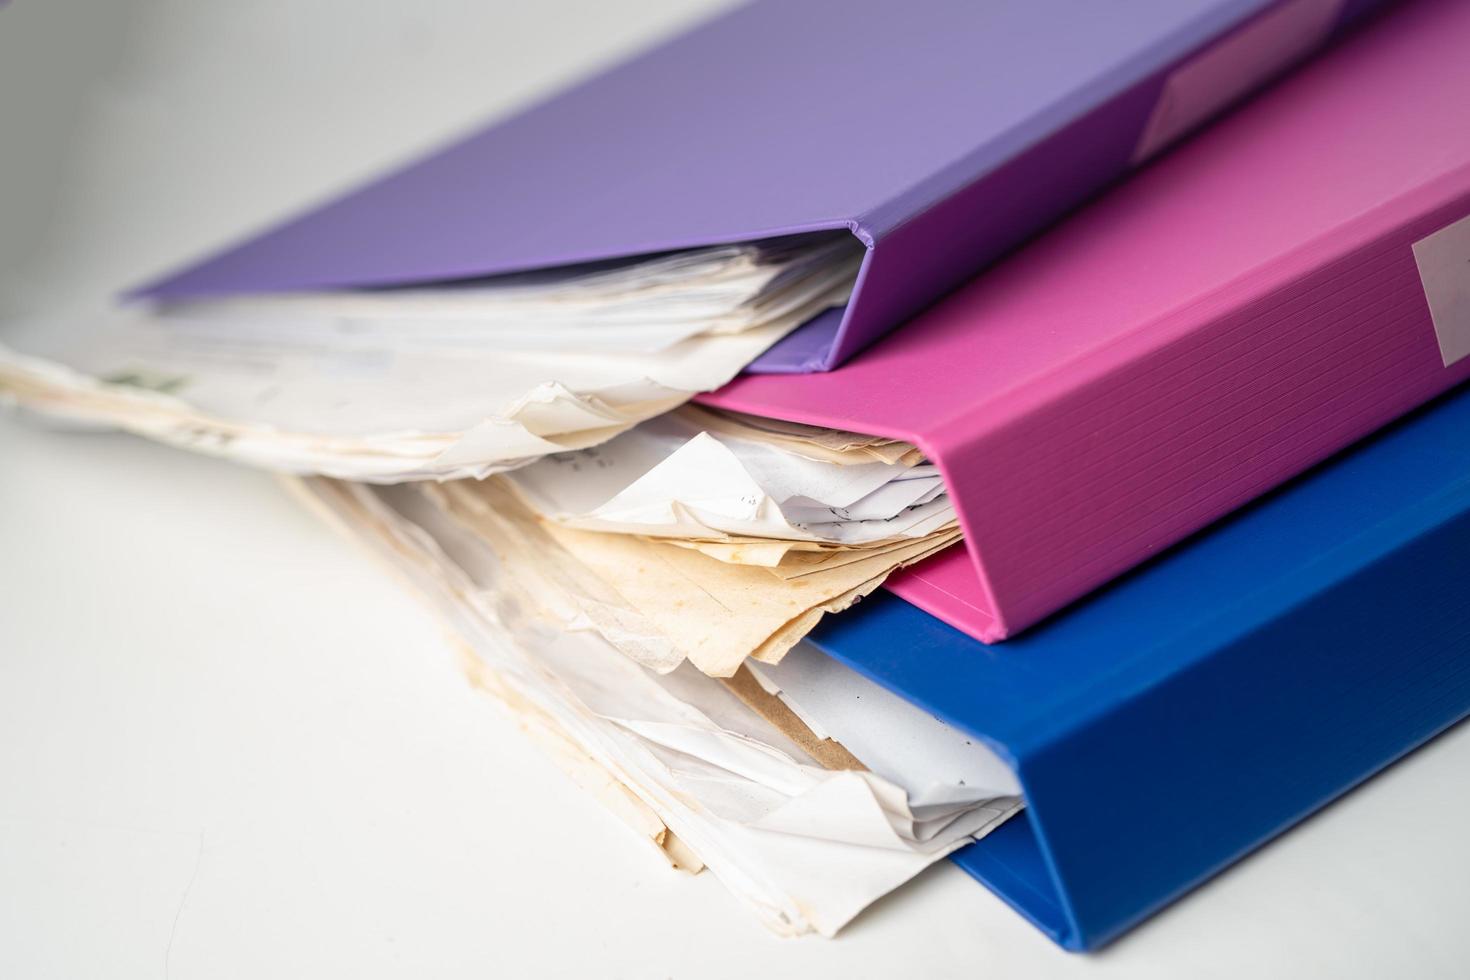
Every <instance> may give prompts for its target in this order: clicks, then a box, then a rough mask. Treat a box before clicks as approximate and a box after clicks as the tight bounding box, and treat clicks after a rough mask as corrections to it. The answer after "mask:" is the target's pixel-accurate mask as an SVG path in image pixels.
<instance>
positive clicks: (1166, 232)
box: [705, 0, 1470, 641]
mask: <svg viewBox="0 0 1470 980" xmlns="http://www.w3.org/2000/svg"><path fill="white" fill-rule="evenodd" d="M1467 50H1470V3H1464V2H1460V0H1420V2H1415V3H1409V4H1407V5H1405V6H1403V7H1401V8H1397V9H1394V10H1391V11H1390V12H1389V13H1388V14H1387V15H1386V16H1384V17H1382V18H1381V19H1380V20H1379V21H1378V22H1377V23H1376V24H1373V25H1371V26H1370V27H1369V29H1367V30H1365V31H1362V32H1359V34H1358V35H1357V36H1355V37H1353V38H1351V39H1349V40H1348V41H1347V42H1346V43H1345V44H1344V45H1343V46H1342V47H1340V48H1339V49H1338V50H1336V51H1333V52H1331V53H1329V54H1328V55H1326V56H1325V57H1324V58H1322V59H1321V60H1320V61H1318V62H1317V63H1315V64H1313V65H1310V66H1308V67H1307V68H1306V69H1305V70H1303V71H1302V72H1301V73H1300V74H1299V75H1297V76H1295V77H1293V78H1291V79H1288V80H1287V81H1286V82H1285V83H1284V84H1282V85H1281V86H1279V87H1278V88H1277V89H1275V90H1273V91H1271V92H1269V93H1267V94H1266V95H1265V96H1263V97H1262V98H1261V99H1259V100H1258V101H1257V102H1255V103H1253V104H1251V105H1249V106H1247V107H1246V108H1244V109H1243V110H1241V111H1239V112H1237V113H1236V114H1235V115H1234V116H1232V117H1230V118H1228V119H1226V120H1225V121H1223V122H1222V123H1221V124H1220V125H1219V126H1218V127H1216V128H1215V129H1213V130H1211V131H1209V132H1207V133H1205V134H1204V135H1203V136H1201V137H1199V138H1198V139H1196V140H1195V141H1193V142H1191V143H1190V144H1188V145H1186V146H1184V147H1183V148H1181V149H1179V150H1177V151H1175V152H1173V153H1172V154H1169V155H1167V156H1166V157H1165V158H1163V159H1161V160H1160V161H1158V162H1157V163H1155V164H1154V165H1152V166H1151V167H1150V168H1148V169H1147V170H1146V171H1144V172H1143V173H1141V174H1140V175H1139V176H1138V177H1136V178H1134V179H1133V180H1131V181H1130V182H1128V183H1127V184H1126V185H1124V186H1123V187H1121V188H1120V189H1118V190H1116V191H1114V192H1113V193H1111V194H1110V195H1108V196H1107V197H1105V198H1104V199H1102V200H1101V201H1099V202H1098V203H1096V204H1094V205H1092V206H1091V207H1089V208H1087V209H1085V210H1084V211H1082V212H1080V213H1079V214H1077V215H1076V216H1075V217H1073V218H1072V219H1070V220H1069V221H1067V222H1066V223H1065V224H1064V225H1062V226H1060V227H1059V228H1058V229H1056V230H1055V231H1053V232H1052V233H1050V234H1048V235H1046V236H1044V237H1043V238H1041V239H1039V240H1037V241H1036V242H1035V243H1033V244H1032V245H1030V246H1028V247H1027V248H1025V249H1023V250H1022V251H1020V252H1018V253H1016V254H1015V255H1014V256H1013V257H1011V258H1010V259H1008V260H1006V261H1005V262H1003V263H1001V264H1000V265H998V266H996V267H994V268H993V269H992V271H991V272H989V273H988V274H985V275H983V276H981V277H980V278H978V279H976V280H974V281H972V282H971V283H970V284H969V285H968V286H966V287H964V288H962V289H961V290H960V291H959V292H958V293H956V294H954V295H953V296H951V297H950V298H949V299H948V300H946V301H944V302H943V303H941V304H940V305H938V306H936V307H934V308H933V309H931V310H930V311H928V312H927V313H925V314H923V315H922V316H920V317H919V318H918V319H917V320H916V321H914V322H913V323H911V324H910V325H909V326H908V327H907V328H905V329H904V330H903V331H901V332H900V333H898V334H896V335H894V336H893V337H891V338H890V339H888V340H887V341H885V342H884V343H882V344H880V345H879V346H877V347H875V348H874V349H872V350H870V351H869V352H868V353H867V354H865V355H864V356H861V357H859V358H857V359H856V360H855V361H853V362H852V363H850V364H849V365H847V366H846V367H844V368H842V369H840V370H838V371H836V372H833V373H831V374H828V375H813V376H805V377H801V376H760V377H745V378H741V379H738V380H737V381H736V382H734V383H733V384H731V385H729V386H727V387H726V388H724V389H723V390H721V391H719V392H717V393H715V394H713V395H711V396H708V397H707V398H705V401H707V402H709V403H710V404H714V405H719V406H723V407H727V408H731V409H738V410H740V411H745V412H753V413H757V414H762V415H768V416H774V417H780V418H786V419H791V420H796V421H803V422H811V423H816V424H820V425H830V426H838V427H842V428H848V429H855V430H858V431H863V432H869V433H874V434H880V435H886V436H892V437H896V438H903V439H908V440H911V441H913V442H915V443H916V444H918V445H919V446H920V447H922V448H923V450H924V451H925V452H926V453H927V454H928V455H929V456H930V457H931V458H932V459H934V460H935V461H936V462H937V463H938V464H939V466H940V468H941V470H942V471H943V473H944V475H945V478H946V480H947V481H948V485H949V487H950V490H951V492H952V493H953V494H954V495H955V496H956V498H957V501H958V507H959V514H960V520H961V523H962V524H963V526H964V530H965V545H966V547H965V551H963V552H962V551H960V550H959V549H951V550H950V551H949V552H948V553H946V554H944V555H941V556H939V557H938V558H936V559H935V560H932V561H930V562H928V563H926V564H924V565H921V566H919V567H918V568H916V569H914V570H912V571H911V572H909V573H906V574H904V575H901V576H897V577H895V579H894V580H893V581H892V584H891V585H890V588H891V589H892V590H893V591H894V592H897V593H898V594H899V595H901V596H903V597H904V598H906V599H908V600H909V601H911V602H913V603H915V604H916V605H918V606H920V607H922V608H924V609H925V610H927V611H929V612H931V613H933V614H935V615H937V616H939V617H941V618H943V619H945V620H947V621H948V622H950V623H951V624H953V625H954V626H956V627H958V628H960V629H962V630H964V631H966V632H968V633H970V634H971V635H973V636H975V637H977V638H979V639H982V640H986V641H991V640H997V639H1001V638H1004V637H1005V636H1007V635H1009V634H1011V633H1014V632H1015V631H1017V630H1020V629H1023V628H1025V627H1026V626H1029V625H1031V624H1032V623H1034V622H1036V621H1037V620H1039V619H1041V618H1042V617H1044V616H1046V615H1047V614H1049V613H1051V612H1053V611H1055V610H1057V609H1059V608H1060V607H1062V606H1063V605H1065V604H1066V603H1068V602H1070V601H1072V600H1073V599H1076V598H1077V597H1079V596H1081V595H1083V594H1084V593H1086V592H1088V591H1089V590H1091V589H1093V588H1095V587H1097V586H1098V585H1101V584H1102V583H1104V582H1106V581H1108V580H1109V579H1111V578H1112V577H1114V576H1115V575H1117V574H1119V573H1120V572H1122V571H1124V570H1125V569H1127V568H1129V567H1131V566H1133V565H1135V564H1137V563H1138V562H1141V561H1143V560H1145V559H1146V558H1148V557H1149V556H1150V555H1153V554H1155V553H1157V552H1158V551H1160V550H1161V549H1163V548H1165V547H1167V546H1168V545H1170V544H1172V543H1173V542H1175V541H1178V540H1179V539H1180V538H1182V537H1184V536H1185V535H1187V534H1189V533H1191V532H1192V531H1195V530H1197V529H1198V528H1200V527H1202V526H1204V525H1205V524H1208V523H1209V522H1210V521H1212V520H1215V519H1216V518H1218V517H1220V516H1221V515H1223V514H1225V513H1227V512H1229V511H1230V510H1232V509H1233V508H1235V507H1238V506H1239V505H1241V504H1243V503H1245V502H1246V501H1248V500H1250V499H1251V498H1253V497H1255V496H1257V495H1259V494H1260V493H1262V492H1264V491H1265V490H1267V489H1269V488H1270V487H1272V486H1274V485H1276V484H1278V483H1280V482H1281V481H1283V480H1285V479H1287V478H1288V477H1290V476H1292V475H1294V474H1296V473H1299V472H1301V471H1302V470H1303V469H1305V468H1307V467H1309V466H1311V465H1312V464H1314V463H1316V462H1318V461H1320V460H1321V459H1323V458H1324V457H1326V456H1327V455H1329V454H1330V453H1332V452H1334V451H1335V450H1338V449H1340V448H1342V447H1344V446H1346V445H1348V444H1349V443H1351V442H1352V441H1354V440H1356V439H1358V438H1360V437H1362V436H1364V435H1366V434H1367V433H1369V432H1371V431H1373V430H1374V429H1376V428H1378V427H1379V426H1381V425H1383V424H1385V423H1386V422H1388V421H1390V420H1391V419H1393V418H1394V417H1396V416H1398V415H1400V414H1401V413H1403V412H1405V411H1407V410H1409V409H1410V408H1412V407H1413V406H1415V405H1417V404H1419V403H1421V402H1424V401H1426V400H1427V399H1429V398H1430V397H1432V396H1433V395H1435V394H1437V393H1438V392H1441V391H1443V390H1445V389H1447V388H1449V387H1450V386H1451V385H1453V384H1455V383H1456V382H1457V381H1460V380H1462V379H1465V378H1467V377H1470V356H1467V355H1470V57H1467V56H1466V52H1467ZM1466 438H1467V439H1470V433H1467V436H1466Z"/></svg>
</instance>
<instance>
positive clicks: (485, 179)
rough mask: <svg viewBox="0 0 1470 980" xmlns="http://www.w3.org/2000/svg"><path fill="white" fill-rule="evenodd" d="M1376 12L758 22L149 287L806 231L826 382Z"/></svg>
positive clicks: (821, 1)
mask: <svg viewBox="0 0 1470 980" xmlns="http://www.w3.org/2000/svg"><path fill="white" fill-rule="evenodd" d="M1377 3H1378V0H1110V2H1108V3H1097V2H1094V0H1028V2H1026V3H975V2H972V0H909V2H906V3H891V2H884V0H765V2H759V3H754V4H751V5H749V6H744V7H740V8H738V9H736V10H734V11H733V12H731V13H729V14H727V15H726V16H723V17H721V18H718V19H716V20H714V21H712V22H710V23H708V24H706V25H704V26H702V27H699V28H697V29H695V30H693V31H690V32H689V33H687V34H685V35H684V36H682V37H678V38H675V39H674V40H672V41H670V42H668V43H666V44H664V45H662V46H660V47H657V48H655V49H654V50H652V51H649V52H648V53H646V54H644V55H642V56H641V57H639V58H637V59H635V60H633V61H631V62H628V63H627V64H624V65H622V66H620V67H616V68H614V69H612V70H611V71H608V72H605V73H603V74H601V75H599V76H596V77H594V78H592V79H590V80H588V81H586V82H584V83H582V84H580V85H578V86H577V87H575V88H573V89H571V90H570V91H567V92H565V93H563V94H561V95H559V96H557V97H555V98H553V99H551V100H550V101H548V102H544V103H542V104H541V105H538V106H536V107H534V108H532V109H530V110H528V111H526V112H524V113H522V114H520V115H518V116H515V117H513V118H510V119H507V120H505V121H503V122H500V123H498V124H496V125H494V126H491V127H489V128H487V129H485V130H483V131H481V132H477V133H475V134H473V135H471V136H469V137H468V138H467V139H464V140H462V141H460V142H458V143H456V144H455V145H453V146H450V147H448V148H447V149H444V150H442V151H440V152H438V153H435V154H433V155H432V156H430V157H428V158H426V159H423V160H421V161H419V162H417V163H414V164H412V165H411V166H409V167H407V168H405V169H403V170H400V171H398V172H396V173H393V174H390V175H388V176H387V177H384V178H383V179H381V180H378V181H376V182H375V183H372V184H369V185H368V186H366V187H363V188H361V189H359V190H356V191H354V192H353V193H350V194H348V195H346V196H345V197H342V198H340V199H339V200H336V201H334V202H332V203H329V204H327V205H325V206H324V207H320V208H318V209H316V210H314V211H311V212H309V213H307V214H305V215H303V216H301V217H299V218H297V219H295V220H293V221H289V222H287V223H286V224H284V225H282V226H280V227H277V228H275V229H274V230H272V231H269V232H267V233H265V234H263V235H261V236H259V237H257V238H254V239H253V240H250V241H247V242H245V243H243V244H241V245H238V246H236V247H234V248H231V249H229V250H227V251H225V252H224V253H222V254H219V255H216V256H214V257H213V258H210V259H208V260H206V261H203V262H201V263H199V264H197V265H194V266H192V267H191V268H188V269H185V270H183V271H182V272H179V273H177V274H175V275H172V276H169V277H168V278H166V279H163V280H162V281H160V282H157V283H154V284H152V285H150V286H147V287H144V288H143V289H142V290H140V291H139V294H141V295H151V296H174V297H177V296H185V295H199V294H220V293H241V292H247V293H248V292H269V291H279V290H297V289H324V288H336V287H352V286H382V285H389V284H403V283H412V282H425V281H435V280H446V279H456V278H463V277H475V276H485V275H490V274H493V273H503V272H511V271H519V270H525V269H532V268H541V267H548V266H558V265H564V264H568V263H575V262H583V261H589V260H595V259H605V258H610V257H616V256H626V255H631V254H639V253H647V252H657V251H663V250H667V249H681V248H688V247H693V246H700V245H710V244H715V243H725V242H732V241H745V240H751V239H758V238H767V237H772V236H779V235H788V234H794V233H800V232H811V231H819V230H838V231H850V232H851V233H852V234H853V235H855V236H857V238H858V239H859V240H860V241H861V242H862V243H863V244H864V245H865V246H867V249H868V251H867V255H866V258H865V261H864V264H863V266H862V270H861V273H860V276H859V280H858V285H857V289H856V292H855V293H854V294H853V297H852V299H851V301H850V302H849V304H848V306H847V308H846V310H845V311H837V312H834V313H831V314H827V315H825V316H822V317H818V318H817V319H816V320H814V321H813V322H812V323H811V324H809V325H808V326H807V328H805V329H803V330H801V331H798V333H797V334H794V335H792V336H791V337H789V338H787V340H786V341H785V342H783V343H782V344H781V345H779V346H778V347H777V348H775V349H773V350H772V351H770V352H768V354H767V355H766V356H765V357H764V358H762V360H761V362H760V363H759V365H758V366H759V367H760V368H762V369H764V370H768V371H806V370H820V369H825V368H829V367H831V366H833V365H834V364H836V363H838V362H839V361H841V360H843V359H845V358H846V357H848V356H849V355H850V354H852V353H853V352H854V351H856V350H858V349H859V348H861V347H863V346H865V345H867V344H868V343H869V342H871V341H872V340H874V339H875V338H876V337H878V336H879V335H880V334H882V333H883V332H885V331H887V330H888V329H890V328H892V327H893V326H895V325H896V324H897V323H898V322H899V321H901V320H902V319H903V318H904V317H906V316H908V315H909V314H912V313H913V312H915V311H916V310H917V309H919V308H921V307H922V306H924V305H926V304H928V303H930V302H932V301H933V300H934V299H936V298H937V297H938V296H939V295H940V294H942V293H943V292H944V291H945V290H946V289H948V288H950V287H952V286H954V285H955V284H956V283H958V282H959V281H961V280H962V279H963V278H964V277H965V276H966V275H969V274H970V273H972V272H974V271H975V270H976V269H978V268H979V267H980V266H981V265H983V264H984V263H986V262H988V261H990V260H991V259H993V258H995V257H996V256H997V255H998V254H1000V252H1002V251H1003V250H1004V249H1006V248H1008V247H1010V246H1012V245H1014V244H1015V243H1016V242H1018V241H1019V240H1020V239H1021V238H1023V237H1024V236H1026V235H1028V234H1030V233H1032V232H1034V231H1035V230H1036V229H1038V228H1039V227H1041V226H1042V225H1043V224H1044V223H1046V222H1047V221H1049V220H1051V219H1052V218H1054V217H1056V216H1057V215H1059V214H1061V213H1062V212H1063V211H1065V210H1066V209H1068V208H1070V207H1072V206H1074V205H1075V204H1076V203H1078V202H1079V201H1080V200H1081V199H1083V198H1084V197H1086V196H1087V195H1089V194H1090V193H1091V192H1093V191H1094V190H1096V189H1097V188H1098V187H1099V186H1101V185H1102V184H1103V183H1105V182H1106V181H1108V180H1111V179H1112V178H1114V177H1116V176H1118V175H1119V174H1121V173H1123V172H1124V171H1125V170H1126V169H1128V168H1129V167H1130V166H1132V165H1133V164H1134V163H1136V162H1138V161H1140V160H1142V159H1143V158H1145V157H1147V156H1149V155H1150V154H1152V153H1153V152H1154V151H1155V150H1157V149H1159V148H1161V147H1163V146H1164V145H1166V144H1167V143H1169V142H1170V141H1171V140H1173V139H1174V138H1175V137H1176V136H1178V135H1180V134H1182V133H1183V132H1185V131H1187V130H1188V129H1190V128H1191V127H1193V126H1194V125H1195V124H1196V123H1198V122H1200V121H1202V120H1203V119H1205V118H1207V117H1208V116H1210V115H1212V114H1213V113H1214V112H1215V111H1216V110H1217V109H1219V108H1221V107H1222V106H1223V105H1225V104H1228V103H1229V102H1231V101H1233V99H1234V98H1235V97H1236V96H1239V95H1241V94H1243V93H1244V92H1246V91H1248V90H1250V89H1253V88H1255V87H1256V86H1257V85H1258V84H1259V83H1261V82H1264V81H1266V80H1267V79H1269V78H1270V77H1271V76H1272V75H1273V74H1275V73H1276V72H1277V71H1278V70H1279V69H1281V68H1283V67H1285V66H1286V65H1288V64H1290V63H1292V62H1294V61H1296V60H1298V59H1299V58H1300V57H1301V56H1302V55H1304V54H1306V53H1307V52H1308V51H1310V50H1311V49H1312V48H1314V47H1316V46H1317V45H1319V44H1320V43H1321V42H1323V41H1324V40H1325V39H1326V38H1327V37H1328V36H1329V35H1331V34H1332V33H1333V32H1334V31H1335V30H1337V29H1338V27H1340V26H1341V25H1343V24H1345V23H1346V22H1347V21H1349V20H1350V19H1352V18H1353V17H1355V16H1356V15H1357V14H1358V13H1360V12H1361V11H1363V10H1364V9H1366V8H1368V7H1372V6H1376V5H1377Z"/></svg>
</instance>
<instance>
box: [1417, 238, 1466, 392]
mask: <svg viewBox="0 0 1470 980" xmlns="http://www.w3.org/2000/svg"><path fill="white" fill-rule="evenodd" d="M1414 262H1415V263H1416V264H1417V265H1418V266H1419V281H1420V282H1421V283H1422V284H1423V285H1424V298H1425V299H1427V300H1429V315H1430V316H1431V317H1433V318H1434V335H1435V337H1437V338H1439V356H1440V359H1441V360H1442V361H1444V366H1445V367H1449V366H1450V365H1451V364H1453V363H1455V362H1456V361H1458V360H1459V359H1460V358H1462V357H1470V214H1467V215H1466V216H1465V217H1463V218H1461V219H1460V220H1459V221H1456V222H1453V223H1452V224H1448V225H1445V226H1444V227H1443V228H1441V229H1440V230H1439V231H1437V232H1435V233H1434V234H1432V235H1426V236H1425V237H1424V238H1421V239H1419V240H1418V241H1417V242H1415V243H1414Z"/></svg>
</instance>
